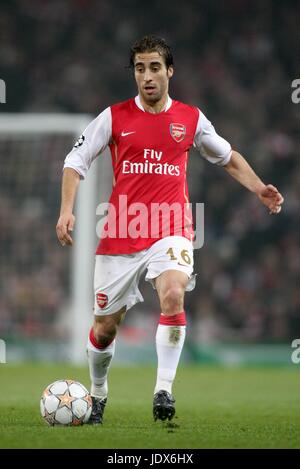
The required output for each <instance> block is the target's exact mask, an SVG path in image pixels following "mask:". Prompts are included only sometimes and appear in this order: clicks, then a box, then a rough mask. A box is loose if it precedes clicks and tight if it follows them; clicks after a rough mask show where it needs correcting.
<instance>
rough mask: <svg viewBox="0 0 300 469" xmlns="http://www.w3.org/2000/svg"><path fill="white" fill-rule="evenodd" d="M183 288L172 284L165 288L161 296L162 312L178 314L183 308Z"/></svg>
mask: <svg viewBox="0 0 300 469" xmlns="http://www.w3.org/2000/svg"><path fill="white" fill-rule="evenodd" d="M183 297H184V289H183V288H182V287H181V286H180V285H172V286H170V287H169V288H167V289H166V291H165V292H164V293H163V294H162V297H161V307H162V311H163V313H164V314H169V315H173V314H178V313H180V312H181V311H182V308H183Z"/></svg>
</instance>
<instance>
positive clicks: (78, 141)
mask: <svg viewBox="0 0 300 469" xmlns="http://www.w3.org/2000/svg"><path fill="white" fill-rule="evenodd" d="M84 140H85V136H84V135H80V137H79V138H78V139H77V140H76V142H75V143H74V148H78V147H81V145H82V144H83V142H84Z"/></svg>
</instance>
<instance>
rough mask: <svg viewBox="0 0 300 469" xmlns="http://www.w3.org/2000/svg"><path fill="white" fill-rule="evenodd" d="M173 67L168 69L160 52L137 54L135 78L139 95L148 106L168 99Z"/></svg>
mask: <svg viewBox="0 0 300 469" xmlns="http://www.w3.org/2000/svg"><path fill="white" fill-rule="evenodd" d="M172 75H173V67H169V68H168V69H167V67H166V64H165V61H164V58H163V57H162V56H161V55H160V54H159V53H158V52H144V53H140V54H136V56H135V61H134V76H135V80H136V84H137V87H138V91H139V95H140V97H141V98H142V100H144V101H145V102H146V103H147V104H149V105H151V104H155V103H157V102H159V101H161V100H163V99H165V98H166V96H167V94H168V89H169V79H170V78H171V76H172Z"/></svg>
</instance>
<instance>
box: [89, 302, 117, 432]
mask: <svg viewBox="0 0 300 469" xmlns="http://www.w3.org/2000/svg"><path fill="white" fill-rule="evenodd" d="M125 313H126V307H123V308H121V310H120V311H118V312H116V313H114V314H109V315H107V316H95V319H94V324H93V327H92V329H91V331H90V334H89V338H88V343H87V354H88V363H89V370H90V378H91V396H92V400H93V410H92V415H91V419H90V423H93V424H98V423H102V420H103V412H104V408H105V405H106V402H107V394H108V385H107V376H108V371H109V367H110V364H111V361H112V359H113V356H114V351H115V337H116V334H117V329H118V326H119V325H120V323H121V321H122V319H123V317H124V315H125Z"/></svg>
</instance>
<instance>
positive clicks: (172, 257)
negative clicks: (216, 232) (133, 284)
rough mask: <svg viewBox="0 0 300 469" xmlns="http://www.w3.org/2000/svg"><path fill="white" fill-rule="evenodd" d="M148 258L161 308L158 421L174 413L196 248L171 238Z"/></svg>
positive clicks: (155, 407)
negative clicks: (185, 303)
mask: <svg viewBox="0 0 300 469" xmlns="http://www.w3.org/2000/svg"><path fill="white" fill-rule="evenodd" d="M148 255H149V262H148V265H147V267H148V271H147V275H146V280H148V281H150V282H151V283H152V285H153V287H154V288H156V290H157V293H158V296H159V300H160V306H161V315H160V320H159V324H158V327H157V333H156V351H157V358H158V368H157V379H156V385H155V389H154V402H153V415H154V418H155V420H156V419H157V418H159V419H161V420H165V419H166V418H169V419H171V418H172V417H173V416H174V413H175V407H174V402H175V400H174V398H173V396H172V384H173V382H174V379H175V375H176V370H177V366H178V363H179V359H180V355H181V351H182V348H183V344H184V339H185V333H186V318H185V311H184V295H185V291H190V290H192V289H193V288H194V286H195V276H194V275H192V273H193V245H192V243H191V242H190V241H189V240H188V239H186V238H184V237H182V236H169V237H166V238H163V239H161V240H159V241H157V242H156V243H155V244H153V245H152V246H151V248H150V250H149V254H148Z"/></svg>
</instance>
